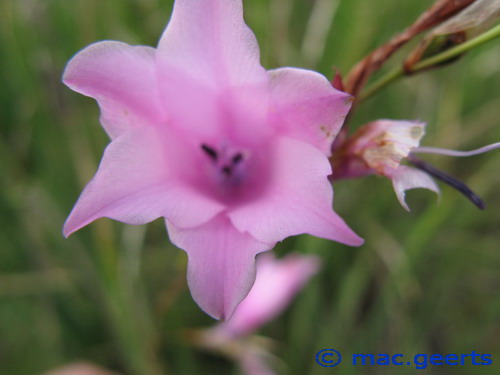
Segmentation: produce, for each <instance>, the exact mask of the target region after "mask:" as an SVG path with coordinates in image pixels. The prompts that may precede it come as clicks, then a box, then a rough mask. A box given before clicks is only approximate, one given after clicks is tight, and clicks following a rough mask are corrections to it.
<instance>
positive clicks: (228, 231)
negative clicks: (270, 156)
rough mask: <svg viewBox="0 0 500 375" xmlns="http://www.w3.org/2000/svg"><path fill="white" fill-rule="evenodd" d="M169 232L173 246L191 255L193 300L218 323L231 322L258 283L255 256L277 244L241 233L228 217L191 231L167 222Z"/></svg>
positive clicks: (189, 280)
mask: <svg viewBox="0 0 500 375" xmlns="http://www.w3.org/2000/svg"><path fill="white" fill-rule="evenodd" d="M167 228H168V233H169V236H170V240H171V241H172V243H174V244H175V245H176V246H178V247H180V248H181V249H183V250H185V251H186V252H187V254H188V258H189V263H188V284H189V289H190V290H191V295H192V296H193V299H194V300H195V301H196V302H197V303H198V305H199V306H200V307H201V309H202V310H203V311H205V312H206V313H207V314H208V315H210V316H212V317H214V318H215V319H229V318H230V317H231V315H232V314H233V312H234V309H235V308H236V306H237V305H238V304H239V303H240V302H241V300H242V299H243V298H245V296H246V295H247V293H248V291H249V290H250V288H251V287H252V284H253V282H254V280H255V255H256V254H258V253H260V252H262V251H266V250H269V249H271V248H272V247H273V246H274V244H273V243H264V242H260V241H257V240H256V239H255V238H253V237H252V236H251V235H249V234H246V233H240V232H239V231H238V230H236V228H234V226H233V225H232V224H231V223H230V221H229V220H228V219H227V217H226V216H225V215H219V216H217V217H216V218H214V219H212V220H211V221H209V222H208V223H206V224H204V225H201V226H199V227H197V228H191V229H179V228H177V227H175V226H174V225H173V224H172V223H171V222H169V221H167Z"/></svg>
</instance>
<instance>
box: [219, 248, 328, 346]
mask: <svg viewBox="0 0 500 375" xmlns="http://www.w3.org/2000/svg"><path fill="white" fill-rule="evenodd" d="M319 265H320V263H319V259H318V258H316V257H315V256H311V255H310V256H305V255H304V256H303V255H299V254H290V255H288V256H286V257H285V258H283V259H276V258H275V257H274V255H272V254H262V255H260V256H259V257H258V258H257V276H256V279H255V284H254V285H253V287H252V289H251V290H250V293H248V295H247V296H246V297H245V299H244V300H243V301H241V303H240V304H239V305H238V307H237V308H236V310H235V312H234V315H233V316H232V317H231V319H229V320H228V321H226V322H223V323H221V324H219V325H218V326H217V329H218V330H222V331H224V332H225V333H226V334H229V335H231V336H235V337H237V336H244V335H248V334H250V333H252V332H254V331H255V330H257V329H258V328H260V327H261V326H262V325H264V324H265V323H267V322H269V321H271V320H273V319H274V318H275V317H276V316H278V314H280V313H281V312H282V311H283V310H284V309H285V308H286V307H287V306H288V305H289V304H290V302H291V301H292V300H293V298H294V297H295V295H296V294H297V293H298V292H299V290H300V289H302V288H303V286H304V285H305V284H306V282H307V281H308V280H309V279H310V278H311V277H312V276H313V275H314V274H316V272H318V270H319Z"/></svg>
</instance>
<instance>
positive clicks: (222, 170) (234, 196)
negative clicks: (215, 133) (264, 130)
mask: <svg viewBox="0 0 500 375" xmlns="http://www.w3.org/2000/svg"><path fill="white" fill-rule="evenodd" d="M256 148H257V149H258V151H259V152H256V150H255V149H254V147H252V146H250V147H246V148H241V147H234V146H231V145H230V144H226V143H223V144H222V145H219V146H217V147H216V146H214V145H213V144H211V143H202V144H200V153H201V156H202V160H204V163H203V164H204V168H203V169H202V170H200V172H199V173H200V174H199V176H200V177H201V178H202V179H201V180H200V183H201V184H202V186H204V190H205V192H206V193H208V194H209V195H211V196H212V197H214V198H215V199H217V200H219V201H220V202H223V203H225V204H228V205H229V206H233V205H239V204H243V203H245V202H248V201H250V200H253V199H255V198H256V197H258V196H259V195H260V194H262V192H263V189H265V187H266V184H267V181H268V175H269V167H268V162H267V161H266V159H267V158H266V155H268V150H267V147H265V146H264V147H262V146H261V147H256Z"/></svg>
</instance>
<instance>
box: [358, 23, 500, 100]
mask: <svg viewBox="0 0 500 375" xmlns="http://www.w3.org/2000/svg"><path fill="white" fill-rule="evenodd" d="M499 36H500V25H497V26H495V27H493V28H491V29H490V30H488V31H487V32H485V33H483V34H481V35H479V36H477V37H476V38H473V39H471V40H469V41H467V42H465V43H462V44H460V45H458V46H456V47H453V48H450V49H448V50H446V51H444V52H442V53H439V54H437V55H435V56H432V57H429V58H427V59H424V60H422V61H420V62H418V63H416V64H415V65H414V66H413V67H412V70H411V72H405V70H404V69H403V67H402V66H398V67H397V68H395V69H393V70H391V71H389V72H388V73H387V74H385V75H384V76H382V77H381V78H380V79H378V80H377V81H375V82H374V83H373V84H371V85H370V86H369V87H367V88H366V90H365V91H364V92H362V93H361V94H360V95H359V97H358V101H360V102H361V101H364V100H366V99H368V98H370V97H372V96H373V95H374V94H375V93H377V92H378V91H380V90H381V89H382V88H384V87H385V86H387V85H389V84H390V83H392V82H394V81H396V80H398V79H399V78H401V77H403V76H405V75H408V74H413V73H418V72H420V71H422V70H424V69H427V68H430V67H432V66H435V65H438V64H440V63H443V62H446V61H448V60H450V59H452V58H454V57H457V56H459V55H461V54H463V53H464V52H467V51H469V50H471V49H473V48H475V47H477V46H480V45H482V44H484V43H486V42H488V41H490V40H492V39H495V38H498V37H499Z"/></svg>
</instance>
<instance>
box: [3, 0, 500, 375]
mask: <svg viewBox="0 0 500 375" xmlns="http://www.w3.org/2000/svg"><path fill="white" fill-rule="evenodd" d="M430 4H431V1H430V0H426V1H423V0H408V1H401V0H316V1H312V0H252V1H246V2H245V7H246V16H245V17H246V20H247V23H248V24H249V25H250V27H251V28H252V29H253V30H254V32H255V33H256V35H257V38H258V40H259V43H260V46H261V51H262V63H263V65H264V66H265V67H266V68H273V67H278V66H284V65H291V66H300V67H307V68H313V69H316V70H318V71H320V72H322V73H323V74H325V75H327V76H331V75H332V66H334V65H335V66H337V67H338V68H339V69H340V70H341V71H342V72H343V73H344V74H345V73H347V71H348V70H349V68H350V67H352V65H353V64H354V63H355V62H356V61H358V60H359V59H360V58H362V57H363V56H364V55H365V54H367V53H368V52H369V51H370V50H372V49H373V48H374V47H376V46H377V45H380V44H381V43H383V42H384V41H386V40H387V39H388V38H389V37H391V36H392V35H394V34H395V33H396V32H398V31H400V30H402V29H403V28H404V27H405V26H407V25H409V24H410V23H411V22H412V21H413V20H414V19H415V18H416V17H417V16H418V15H419V14H420V12H421V11H423V10H424V9H425V8H426V7H428V6H429V5H430ZM171 7H172V1H167V0H141V1H139V0H137V1H133V0H106V1H98V0H43V1H42V0H38V1H36V0H1V1H0V129H1V137H0V174H1V175H0V176H1V178H0V220H1V221H0V374H5V375H32V374H40V373H43V372H44V371H47V370H49V369H50V368H53V367H56V366H59V365H62V364H64V363H67V362H71V361H75V360H82V359H85V360H90V361H93V362H96V363H99V364H101V365H103V366H106V367H108V368H111V369H115V370H117V371H120V372H122V373H123V374H127V375H128V374H131V375H150V374H151V375H156V374H162V373H165V374H166V373H169V374H212V373H221V374H238V370H237V368H236V367H235V366H234V365H233V364H232V363H230V362H229V361H227V360H225V359H223V358H221V357H218V356H215V355H212V354H208V353H205V352H203V351H200V350H197V349H193V348H192V347H191V346H190V345H189V344H188V343H186V340H185V339H184V337H185V331H186V330H187V329H189V328H193V327H208V326H210V325H211V324H213V322H212V320H211V319H210V318H208V317H207V316H205V315H204V314H203V313H202V312H201V311H200V310H199V309H198V307H197V306H196V305H195V304H194V302H193V301H192V300H191V298H190V295H189V291H188V290H187V288H186V283H185V266H186V257H185V256H184V253H183V252H182V251H180V250H178V249H176V248H174V247H173V246H172V245H171V244H170V243H169V241H168V238H167V235H166V233H165V229H164V226H163V223H162V222H161V220H158V221H156V222H154V223H152V224H149V225H147V226H139V227H134V226H128V225H123V224H121V223H114V222H111V221H110V220H107V219H102V220H99V221H97V222H95V223H93V224H91V225H90V226H88V227H87V228H85V229H83V230H81V231H80V232H78V233H77V234H75V235H73V236H72V237H71V238H70V239H68V240H66V239H64V238H63V237H62V234H61V228H62V224H63V222H64V219H65V217H66V216H67V215H68V213H69V212H70V210H71V207H72V205H73V204H74V202H75V201H76V198H77V197H78V195H79V193H80V191H81V190H82V188H83V186H84V185H85V183H86V182H87V181H88V180H89V179H90V178H91V177H92V175H93V173H94V172H95V170H96V168H97V166H98V163H99V160H100V156H101V154H102V151H103V149H104V147H105V146H106V144H107V142H108V139H107V138H106V135H105V134H104V132H103V130H102V129H101V127H100V125H99V121H98V116H99V113H98V108H97V106H96V104H95V102H94V101H93V100H91V99H88V98H85V97H83V96H80V95H78V94H76V93H73V92H71V91H70V90H69V89H67V88H66V87H65V86H63V85H62V83H61V81H60V77H61V74H62V71H63V69H64V66H65V63H66V62H67V61H68V60H69V59H70V58H71V57H72V55H73V54H75V53H76V52H77V51H78V50H79V49H81V48H83V47H85V46H87V45H88V44H90V43H92V42H95V41H98V40H103V39H113V40H121V41H125V42H127V43H130V44H147V45H153V46H154V45H156V43H157V40H158V38H159V36H160V33H161V31H162V30H163V28H164V26H165V24H166V21H167V20H168V18H169V15H170V11H171ZM403 55H404V53H403ZM400 56H401V55H398V56H396V57H395V59H394V60H393V61H392V62H391V63H389V64H388V68H389V67H392V66H394V64H395V63H396V62H397V60H398V57H400ZM499 61H500V49H499V45H498V43H495V42H490V43H489V44H487V45H484V46H482V47H481V48H478V49H477V50H475V51H473V52H471V53H469V54H467V55H466V56H465V57H463V58H462V59H461V60H460V61H458V62H457V63H455V64H454V65H452V66H449V67H447V68H446V69H442V70H439V71H433V72H428V73H424V74H421V75H418V76H415V77H412V78H411V79H406V80H404V81H400V82H398V83H396V84H394V85H392V86H391V87H389V88H387V89H385V90H384V91H382V92H381V93H379V95H377V96H376V97H374V98H373V99H371V100H370V101H367V102H366V103H364V104H363V105H361V106H360V107H359V108H358V111H357V113H356V115H355V116H354V117H353V119H352V124H353V126H358V125H360V124H363V123H365V122H367V121H371V120H374V119H378V118H394V119H420V120H422V121H426V122H428V124H429V125H428V131H427V133H428V134H427V136H426V137H425V139H424V142H423V143H424V144H425V145H429V146H440V147H448V148H459V149H472V148H475V147H479V146H482V145H484V144H486V143H492V142H495V141H499V140H500V122H499V117H500V109H499V108H500V97H499V95H498V87H499V84H500V75H499V73H498V62H499ZM427 160H430V161H432V162H434V163H435V164H436V165H437V166H439V167H440V168H442V169H444V170H446V171H448V172H450V173H452V174H454V175H456V176H458V177H459V178H461V179H462V180H464V181H466V182H467V183H468V184H469V185H470V186H471V187H472V188H473V189H474V190H475V191H477V192H478V193H479V194H480V195H481V196H482V197H483V198H484V200H485V202H486V205H487V210H486V211H484V212H480V211H479V210H477V209H476V208H475V207H474V206H472V205H471V204H470V203H469V202H468V201H466V200H465V199H464V198H462V196H460V195H459V194H458V193H457V192H455V191H453V190H452V189H451V188H449V187H447V186H442V190H443V195H442V198H441V199H440V200H439V201H436V198H435V196H433V195H432V193H429V192H425V191H416V192H411V193H410V194H409V201H410V205H411V207H412V208H413V211H412V213H411V214H408V213H406V212H405V211H404V210H403V209H402V208H401V207H400V206H399V204H398V202H397V200H396V199H395V196H394V193H393V192H392V188H391V185H390V182H389V181H387V180H385V179H382V178H377V177H370V178H364V179H360V180H352V181H339V182H338V183H336V184H335V194H336V202H335V207H336V210H337V211H338V212H339V213H340V214H341V215H342V216H343V217H345V218H346V220H347V221H348V223H350V224H351V225H352V227H353V228H354V229H355V230H356V231H357V232H358V233H359V234H361V235H362V236H363V237H364V238H365V239H366V245H364V246H363V247H361V248H347V247H345V246H342V245H340V244H337V243H333V242H329V241H326V240H321V239H316V238H312V237H309V236H301V237H297V238H290V239H287V240H286V241H284V242H283V243H282V244H280V245H279V246H278V247H277V249H276V251H277V252H278V253H279V254H280V255H283V254H285V253H287V252H290V251H299V252H302V253H311V254H318V255H320V256H321V258H322V260H323V262H324V264H323V268H322V271H321V272H320V274H319V275H318V276H316V277H315V278H314V279H313V280H312V282H310V283H309V284H308V286H307V287H306V288H305V290H304V291H303V292H302V293H301V294H300V295H299V296H298V298H297V299H296V300H295V301H294V303H293V304H292V306H291V307H290V308H289V309H288V310H287V311H286V312H285V313H284V314H282V315H281V317H280V318H279V319H277V320H275V321H274V322H272V323H270V324H268V325H267V326H265V327H264V328H263V329H262V330H261V331H260V333H261V334H263V335H266V336H269V337H271V338H273V339H274V340H276V343H277V344H276V347H275V349H274V354H275V355H276V356H277V357H278V358H279V360H278V361H277V362H276V363H275V366H276V369H277V371H278V372H279V373H281V374H293V375H295V374H296V375H300V374H328V373H330V374H333V373H338V374H346V375H351V374H352V375H357V374H414V373H415V371H416V370H415V369H414V368H412V367H406V366H403V367H397V368H396V367H390V368H389V367H383V366H382V367H376V366H373V367H360V366H357V367H355V366H350V365H349V364H345V363H344V364H343V365H341V366H340V367H338V368H335V369H324V368H322V367H320V366H318V365H317V364H316V363H315V362H314V356H315V353H316V352H317V351H318V350H319V349H321V348H325V347H326V348H337V349H339V350H341V351H342V352H343V353H344V354H345V355H346V357H347V356H348V355H349V354H351V353H354V352H365V353H405V354H408V355H412V354H414V353H442V354H447V353H470V352H471V351H472V350H476V351H477V352H481V353H491V354H493V361H494V364H493V365H492V366H472V365H469V366H446V365H445V366H430V367H428V368H427V369H426V370H420V371H421V372H422V373H426V374H450V375H451V374H453V375H460V374H464V375H469V374H472V373H473V374H485V375H486V374H498V373H499V371H500V228H499V226H500V225H499V224H500V194H498V192H499V190H500V152H493V153H490V154H486V155H480V156H476V157H473V158H468V159H458V158H448V157H432V158H427Z"/></svg>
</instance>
